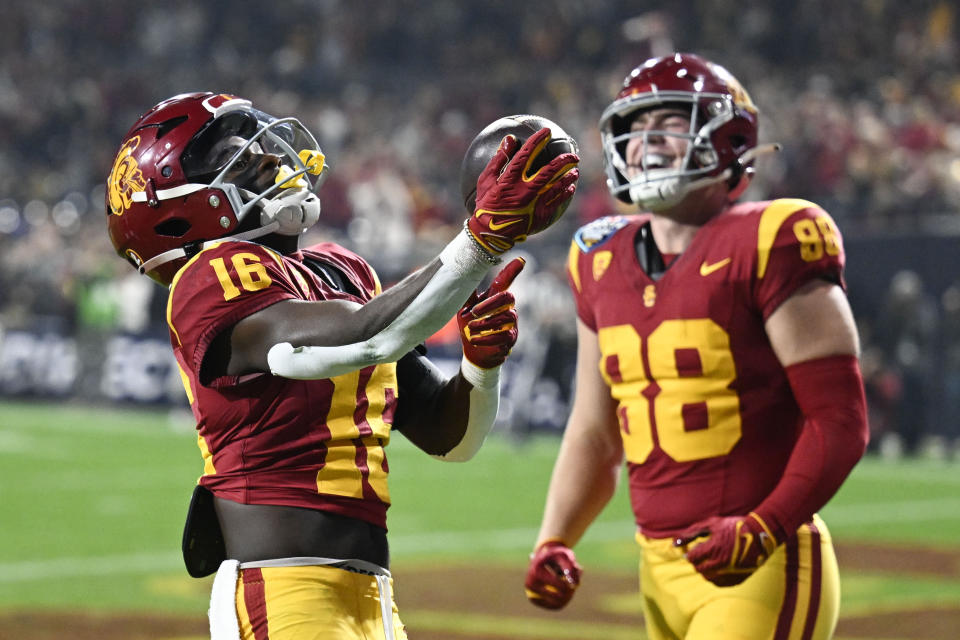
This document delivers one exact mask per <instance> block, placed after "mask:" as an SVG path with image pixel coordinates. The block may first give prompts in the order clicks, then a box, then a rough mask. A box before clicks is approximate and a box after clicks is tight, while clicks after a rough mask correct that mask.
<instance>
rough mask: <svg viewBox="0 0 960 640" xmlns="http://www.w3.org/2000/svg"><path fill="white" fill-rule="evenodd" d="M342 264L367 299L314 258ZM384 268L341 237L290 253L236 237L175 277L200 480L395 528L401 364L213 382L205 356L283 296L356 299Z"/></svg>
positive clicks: (173, 292) (250, 497) (226, 494)
mask: <svg viewBox="0 0 960 640" xmlns="http://www.w3.org/2000/svg"><path fill="white" fill-rule="evenodd" d="M311 261H312V262H314V263H321V264H326V265H332V266H335V267H336V268H337V269H338V270H339V271H340V272H342V273H343V274H344V275H345V276H346V277H347V279H348V280H349V281H350V283H351V284H352V285H353V287H354V288H355V289H356V290H357V291H359V292H360V295H359V296H357V295H351V294H349V293H345V292H343V291H339V290H337V289H335V288H333V286H331V285H329V284H328V283H327V282H326V281H325V280H324V279H323V278H321V277H320V276H318V275H317V274H316V273H315V272H314V271H313V270H312V269H311V268H310V267H309V263H310V262H311ZM379 290H380V284H379V281H378V280H377V276H376V274H375V273H374V271H373V269H372V268H371V267H370V266H369V265H368V264H367V263H366V262H364V261H363V260H362V259H361V258H360V257H359V256H357V255H355V254H353V253H351V252H349V251H347V250H346V249H344V248H342V247H339V246H337V245H335V244H329V243H325V244H319V245H315V246H313V247H310V248H309V249H306V250H304V251H302V252H298V253H297V254H293V255H291V256H282V255H280V254H278V253H276V252H274V251H272V250H270V249H268V248H267V247H264V246H262V245H259V244H255V243H250V242H238V241H225V242H220V243H217V244H214V245H213V246H211V247H209V248H206V249H204V250H203V251H201V252H200V253H198V254H197V255H196V256H194V257H193V258H192V259H191V260H190V261H189V262H188V263H187V264H186V265H185V266H184V267H183V268H182V269H181V270H180V271H179V272H178V273H177V276H176V277H175V278H174V280H173V283H172V284H171V286H170V298H169V301H168V303H167V323H168V325H169V328H170V340H171V343H172V345H173V351H174V354H175V355H176V358H177V362H178V364H179V366H180V369H181V376H182V378H183V383H184V387H185V388H186V390H187V396H188V398H189V400H190V405H191V408H192V409H193V415H194V418H195V419H196V421H197V431H198V442H199V446H200V450H201V453H202V454H203V458H204V470H203V476H202V477H201V479H200V483H201V484H203V485H204V486H206V487H208V488H209V489H210V490H212V491H213V493H215V494H216V495H217V496H219V497H221V498H226V499H229V500H233V501H236V502H242V503H245V504H273V505H287V506H294V507H306V508H312V509H321V510H325V511H331V512H334V513H338V514H342V515H346V516H350V517H353V518H359V519H362V520H366V521H368V522H371V523H373V524H376V525H378V526H381V527H385V526H386V510H387V506H388V505H389V502H390V498H389V493H388V491H387V470H388V469H387V461H386V458H385V456H384V451H383V447H384V446H386V445H387V443H388V441H389V439H390V426H391V424H392V422H393V413H394V411H395V408H396V398H397V380H396V366H395V365H394V364H381V365H377V366H370V367H366V368H364V369H361V370H359V371H355V372H352V373H348V374H344V375H342V376H337V377H335V378H329V379H323V380H291V379H288V378H282V377H279V376H273V375H270V374H268V373H257V374H252V375H248V376H240V377H237V376H222V377H215V378H213V379H209V380H208V379H206V378H207V376H206V375H205V370H204V368H203V363H204V357H205V355H206V353H207V350H208V348H210V345H211V342H212V341H213V340H214V339H215V338H216V337H217V336H218V335H220V334H221V333H223V332H224V331H225V330H228V329H229V328H230V327H232V326H233V325H235V324H236V323H237V322H238V321H239V320H240V319H242V318H245V317H247V316H249V315H251V314H253V313H255V312H257V311H259V310H261V309H263V308H265V307H267V306H269V305H272V304H275V303H277V302H280V301H281V300H310V301H317V300H334V299H341V300H352V301H354V302H358V303H363V302H366V301H368V300H370V299H371V298H372V297H373V296H374V295H376V294H377V293H379Z"/></svg>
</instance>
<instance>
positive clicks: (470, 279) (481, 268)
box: [267, 230, 499, 380]
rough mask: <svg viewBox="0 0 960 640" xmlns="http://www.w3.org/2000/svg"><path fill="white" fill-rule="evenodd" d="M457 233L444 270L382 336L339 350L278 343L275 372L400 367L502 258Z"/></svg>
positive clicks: (310, 374) (322, 374) (302, 375)
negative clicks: (389, 364)
mask: <svg viewBox="0 0 960 640" xmlns="http://www.w3.org/2000/svg"><path fill="white" fill-rule="evenodd" d="M467 233H468V232H467V231H466V230H464V231H463V232H462V233H459V234H457V237H455V238H454V239H453V240H452V241H451V242H450V244H448V245H447V246H446V247H445V248H444V250H443V251H442V252H440V263H441V266H440V269H438V270H437V272H436V273H435V274H434V275H433V277H432V278H431V279H430V280H429V282H427V285H426V286H425V287H424V288H423V290H422V291H421V292H420V293H419V294H417V297H416V298H414V299H413V301H412V302H411V303H410V305H409V306H408V307H407V308H406V309H404V310H403V311H402V312H400V315H398V316H397V317H396V319H394V321H393V322H391V323H390V324H389V325H388V326H387V327H386V328H385V329H383V330H382V331H381V332H380V333H378V334H376V335H375V336H373V337H371V338H370V339H368V340H365V341H364V342H355V343H353V344H346V345H339V346H334V347H311V346H306V347H293V346H292V345H291V344H290V343H289V342H281V343H279V344H275V345H274V346H273V347H271V348H270V351H269V352H268V353H267V363H268V364H269V365H270V372H271V373H272V374H274V375H277V376H283V377H285V378H294V379H297V380H316V379H320V378H332V377H334V376H339V375H342V374H344V373H349V372H351V371H356V370H357V369H362V368H363V367H366V366H369V365H372V364H380V363H383V362H396V361H397V360H399V359H400V358H401V357H402V356H403V355H404V354H405V353H407V352H408V351H410V349H412V348H413V347H415V346H416V345H417V344H419V343H421V342H423V341H424V340H426V339H427V338H429V337H430V336H432V335H433V334H434V333H436V332H437V331H438V330H439V329H440V328H441V327H443V325H445V324H446V323H447V321H448V320H449V319H450V318H452V317H453V315H454V314H455V313H456V312H457V311H458V310H459V309H460V306H461V305H462V304H463V303H464V302H465V301H466V300H467V298H468V297H469V295H470V293H471V292H472V291H473V290H474V288H476V286H477V285H478V284H479V283H480V281H481V280H482V279H483V276H484V275H486V273H487V270H488V269H490V267H491V266H493V265H494V264H496V263H497V262H499V260H498V259H496V258H494V257H493V256H490V255H489V254H487V253H486V252H484V251H482V250H481V249H480V247H479V246H478V245H477V244H475V242H474V241H473V240H472V239H471V238H470V237H468V236H467Z"/></svg>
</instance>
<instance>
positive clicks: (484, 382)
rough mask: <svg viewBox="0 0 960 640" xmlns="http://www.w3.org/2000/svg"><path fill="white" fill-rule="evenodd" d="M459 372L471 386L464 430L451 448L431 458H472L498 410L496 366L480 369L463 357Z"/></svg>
mask: <svg viewBox="0 0 960 640" xmlns="http://www.w3.org/2000/svg"><path fill="white" fill-rule="evenodd" d="M460 372H461V373H462V374H463V377H464V378H466V380H467V382H469V383H470V384H471V385H473V389H471V390H470V410H469V414H468V418H467V430H466V431H464V433H463V439H462V440H460V442H459V443H458V444H457V446H455V447H454V448H453V449H451V450H450V451H448V452H446V453H445V454H443V455H442V456H431V457H432V458H436V459H437V460H443V461H445V462H466V461H467V460H469V459H470V458H472V457H473V456H475V455H476V454H477V451H479V450H480V447H481V446H482V445H483V441H484V440H486V438H487V434H489V433H490V430H491V429H492V428H493V425H494V423H495V422H496V421H497V410H498V409H499V408H500V367H494V368H493V369H481V368H480V367H478V366H476V365H475V364H473V363H472V362H470V361H469V360H467V359H466V358H463V359H462V360H461V362H460Z"/></svg>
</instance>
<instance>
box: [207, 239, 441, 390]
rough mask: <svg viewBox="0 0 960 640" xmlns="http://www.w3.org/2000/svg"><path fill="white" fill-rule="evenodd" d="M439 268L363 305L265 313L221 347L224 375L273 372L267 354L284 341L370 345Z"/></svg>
mask: <svg viewBox="0 0 960 640" xmlns="http://www.w3.org/2000/svg"><path fill="white" fill-rule="evenodd" d="M439 268H440V259H439V258H436V259H434V260H433V261H432V262H431V263H430V264H428V265H427V266H425V267H423V268H422V269H420V270H419V271H416V272H414V273H412V274H411V275H409V276H407V277H406V278H404V279H403V280H402V281H401V282H399V283H397V284H396V285H394V286H392V287H390V288H389V289H387V290H386V291H384V292H383V293H381V294H380V295H378V296H376V297H374V298H373V299H372V300H370V302H367V303H366V304H363V305H360V304H357V303H355V302H350V301H346V300H325V301H320V302H306V301H302V300H284V301H282V302H278V303H277V304H274V305H271V306H269V307H267V308H265V309H261V310H260V311H258V312H256V313H254V314H253V315H250V316H248V317H246V318H243V319H242V320H240V321H239V322H237V324H236V325H234V327H233V331H232V332H231V334H230V337H229V349H225V347H226V346H227V345H224V344H221V345H219V346H220V349H221V352H222V353H221V359H226V367H225V369H226V373H227V375H240V374H244V373H251V372H255V371H269V370H270V368H269V366H268V365H267V352H268V351H269V350H270V348H271V347H273V346H274V345H275V344H277V343H280V342H289V343H290V344H292V345H293V346H295V347H296V346H306V345H315V346H337V345H344V344H353V343H355V342H363V341H364V340H368V339H370V338H371V337H373V336H374V335H376V334H377V333H379V332H380V331H382V330H383V329H384V328H386V327H387V326H388V325H389V324H390V323H391V322H393V320H395V319H396V317H397V316H398V315H400V313H401V312H402V311H403V310H404V309H406V308H407V306H409V304H410V303H411V302H412V301H413V299H414V298H416V297H417V294H419V293H420V291H421V290H422V289H423V288H424V287H425V286H426V284H427V282H428V281H429V280H430V278H431V277H433V275H434V274H435V273H436V272H437V270H438V269H439Z"/></svg>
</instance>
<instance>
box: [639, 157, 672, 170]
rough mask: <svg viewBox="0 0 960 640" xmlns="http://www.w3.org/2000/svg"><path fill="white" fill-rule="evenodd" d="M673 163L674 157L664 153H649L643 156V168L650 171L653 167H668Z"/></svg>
mask: <svg viewBox="0 0 960 640" xmlns="http://www.w3.org/2000/svg"><path fill="white" fill-rule="evenodd" d="M672 163H673V158H671V157H669V156H667V155H664V154H662V153H647V154H645V155H644V156H643V166H642V167H641V168H642V169H644V170H646V171H650V170H651V169H666V168H667V167H669V166H671V164H672Z"/></svg>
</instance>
